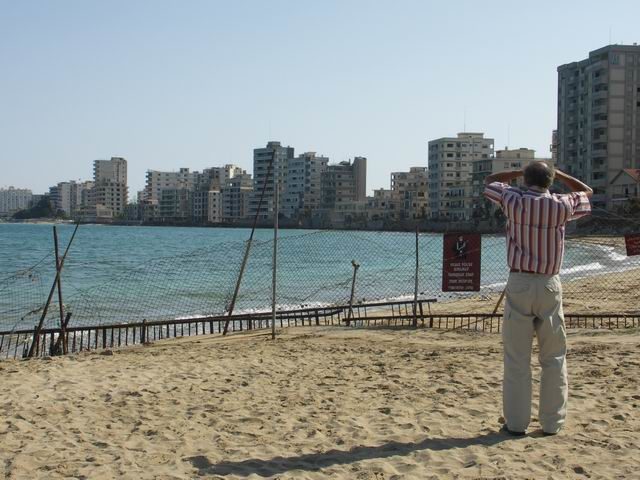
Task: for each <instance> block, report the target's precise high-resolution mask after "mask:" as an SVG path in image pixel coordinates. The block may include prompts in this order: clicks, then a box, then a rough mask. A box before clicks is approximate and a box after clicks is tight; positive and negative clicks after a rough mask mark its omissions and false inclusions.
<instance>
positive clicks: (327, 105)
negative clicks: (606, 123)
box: [0, 0, 640, 194]
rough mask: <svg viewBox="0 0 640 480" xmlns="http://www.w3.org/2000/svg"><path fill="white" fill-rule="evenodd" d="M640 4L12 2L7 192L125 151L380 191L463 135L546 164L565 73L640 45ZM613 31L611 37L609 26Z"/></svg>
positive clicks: (0, 82)
mask: <svg viewBox="0 0 640 480" xmlns="http://www.w3.org/2000/svg"><path fill="white" fill-rule="evenodd" d="M639 18H640V1H636V0H629V1H625V2H621V1H608V2H606V3H603V2H602V1H598V2H595V1H584V0H583V1H557V0H556V1H540V0H538V1H535V2H534V1H526V2H524V1H521V2H518V1H514V0H511V1H485V2H480V1H452V0H448V1H439V2H433V1H427V0H421V1H405V0H395V1H374V0H370V1H356V0H336V1H330V0H323V1H304V0H290V1H284V0H283V1H277V0H260V1H258V0H256V1H248V0H247V1H243V0H233V1H232V0H227V1H215V0H209V1H187V0H185V1H158V0H153V1H135V0H124V1H117V0H109V1H98V0H95V1H91V0H77V1H70V0H57V1H54V0H49V1H30V0H19V1H18V0H0V167H1V168H0V187H2V186H8V185H15V186H16V187H18V186H19V187H27V188H31V189H33V190H34V192H42V191H44V190H46V189H47V188H48V187H49V186H50V185H52V184H54V183H57V182H58V181H63V180H69V179H90V178H91V176H92V161H93V160H94V159H98V158H109V157H111V156H123V157H125V158H127V160H128V161H129V185H130V191H131V192H132V193H134V194H135V191H136V190H138V189H141V188H142V187H143V185H144V172H145V170H147V169H161V170H177V169H178V168H179V167H189V168H191V169H194V170H196V169H197V170H201V169H202V168H206V167H209V166H214V165H221V164H224V163H235V164H238V165H240V166H242V167H245V168H247V169H249V170H251V167H252V149H253V148H254V147H259V146H263V145H264V144H266V142H267V141H268V140H270V139H273V140H280V141H281V142H283V143H284V144H286V145H291V146H293V147H295V149H296V152H297V153H301V152H304V151H316V152H319V153H322V154H324V155H326V156H328V157H330V159H331V161H332V162H334V161H341V160H346V159H348V158H351V157H353V156H358V155H362V156H366V157H367V158H368V159H369V170H368V188H369V190H371V189H373V188H379V187H388V185H389V172H391V171H397V170H404V169H408V168H409V167H410V166H414V165H415V166H426V164H427V141H428V140H430V139H434V138H438V137H442V136H450V135H455V134H456V133H457V132H459V131H462V130H463V127H464V118H465V111H466V128H467V130H468V131H482V132H485V133H486V134H487V135H488V136H491V137H493V138H495V139H496V148H503V147H504V146H505V145H507V144H508V145H509V146H510V147H511V148H517V147H530V148H534V149H536V150H537V151H538V154H539V155H540V156H547V155H548V153H549V152H548V149H549V143H550V140H551V131H552V129H553V128H554V127H555V124H556V110H555V105H556V67H557V66H558V65H561V64H563V63H567V62H570V61H575V60H579V59H582V58H585V57H586V56H587V54H588V52H589V51H590V50H594V49H597V48H600V47H602V46H604V45H606V44H608V43H609V38H610V35H611V40H612V43H627V44H631V43H633V42H640V29H639V27H638V19H639ZM610 32H611V33H610Z"/></svg>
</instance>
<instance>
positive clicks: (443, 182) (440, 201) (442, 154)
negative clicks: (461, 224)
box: [428, 132, 494, 220]
mask: <svg viewBox="0 0 640 480" xmlns="http://www.w3.org/2000/svg"><path fill="white" fill-rule="evenodd" d="M493 143H494V142H493V139H492V138H485V137H484V133H476V132H462V133H458V136H457V137H444V138H439V139H437V140H432V141H430V142H429V171H428V172H429V173H428V176H429V185H428V189H429V191H428V195H429V215H430V218H433V219H445V220H469V219H471V218H472V216H473V206H474V203H475V200H474V194H473V193H474V192H473V186H472V182H473V163H474V162H475V161H480V160H486V159H490V158H491V157H492V156H493Z"/></svg>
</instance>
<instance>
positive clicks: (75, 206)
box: [49, 180, 94, 217]
mask: <svg viewBox="0 0 640 480" xmlns="http://www.w3.org/2000/svg"><path fill="white" fill-rule="evenodd" d="M93 187H94V183H93V182H92V181H85V182H76V181H74V180H70V181H68V182H59V183H58V184H57V185H54V186H53V187H50V188H49V197H50V198H51V203H52V204H53V208H54V210H56V211H62V212H64V214H65V215H67V216H69V217H73V216H75V215H77V214H78V213H79V212H80V210H81V209H82V207H84V206H88V205H89V197H90V192H91V189H92V188H93Z"/></svg>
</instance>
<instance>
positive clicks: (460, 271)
mask: <svg viewBox="0 0 640 480" xmlns="http://www.w3.org/2000/svg"><path fill="white" fill-rule="evenodd" d="M442 245H443V247H444V248H443V252H442V291H443V292H478V291H480V257H481V255H480V254H481V252H482V239H481V237H480V234H479V233H445V235H444V238H443V241H442Z"/></svg>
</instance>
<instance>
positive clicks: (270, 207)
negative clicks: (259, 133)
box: [249, 141, 294, 221]
mask: <svg viewBox="0 0 640 480" xmlns="http://www.w3.org/2000/svg"><path fill="white" fill-rule="evenodd" d="M293 156H294V149H293V147H283V146H282V145H281V144H280V142H275V141H272V142H268V143H267V146H266V147H264V148H256V149H254V150H253V193H252V194H251V196H250V199H249V216H250V217H251V218H253V217H254V216H255V215H256V214H258V219H259V220H262V221H267V220H270V219H272V218H273V212H274V208H275V205H274V192H275V189H274V185H276V184H277V185H278V196H279V202H280V203H282V199H283V195H284V193H285V191H286V188H287V176H288V164H289V160H291V159H292V158H293ZM272 163H273V168H272V170H271V172H270V173H269V170H270V165H271V164H272ZM267 177H268V178H267ZM263 187H264V198H263V200H262V205H261V206H260V208H258V207H259V205H260V198H261V196H262V191H263Z"/></svg>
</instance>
